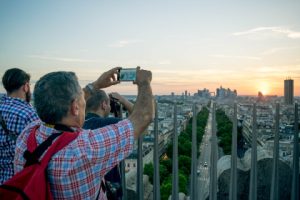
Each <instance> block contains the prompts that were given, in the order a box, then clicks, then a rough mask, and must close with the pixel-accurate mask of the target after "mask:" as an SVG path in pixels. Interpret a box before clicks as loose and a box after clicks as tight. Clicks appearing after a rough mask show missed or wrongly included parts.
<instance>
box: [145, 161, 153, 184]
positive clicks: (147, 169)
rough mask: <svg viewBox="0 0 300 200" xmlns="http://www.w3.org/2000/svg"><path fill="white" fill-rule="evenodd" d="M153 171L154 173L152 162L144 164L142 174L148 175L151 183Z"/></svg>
mask: <svg viewBox="0 0 300 200" xmlns="http://www.w3.org/2000/svg"><path fill="white" fill-rule="evenodd" d="M153 173H154V167H153V163H148V164H145V166H144V174H146V175H148V176H149V181H150V183H151V184H153Z"/></svg>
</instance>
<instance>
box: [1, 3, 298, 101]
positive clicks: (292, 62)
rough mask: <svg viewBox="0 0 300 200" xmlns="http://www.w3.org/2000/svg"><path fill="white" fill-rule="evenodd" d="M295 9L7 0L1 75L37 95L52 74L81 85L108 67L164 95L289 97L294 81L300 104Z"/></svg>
mask: <svg viewBox="0 0 300 200" xmlns="http://www.w3.org/2000/svg"><path fill="white" fill-rule="evenodd" d="M299 8H300V2H299V1H296V0H289V1H279V0H275V1H271V0H270V1H263V2H261V1H258V0H255V1H251V2H242V1H237V0H230V1H226V2H222V1H215V0H214V1H208V2H201V1H179V0H173V1H164V2H161V1H156V0H154V1H151V2H139V1H133V0H129V1H124V2H121V1H118V2H111V1H88V2H86V1H48V2H37V1H26V2H20V1H1V2H0V27H1V37H0V76H1V77H2V75H3V73H4V72H5V70H7V69H8V68H12V67H19V68H22V69H24V70H26V71H27V72H28V73H30V74H31V76H32V83H33V84H32V86H34V82H35V81H36V80H38V78H39V77H41V76H42V75H44V74H46V73H48V72H50V71H57V70H65V71H74V72H76V74H77V76H78V78H79V80H80V83H81V85H82V86H85V84H87V83H88V82H91V81H93V80H95V79H96V78H98V76H99V75H100V74H101V73H102V72H104V71H106V70H108V69H110V68H112V67H115V66H122V67H135V66H138V65H139V66H141V67H142V68H145V69H148V70H151V71H152V73H153V81H152V83H153V84H152V85H153V92H154V94H158V95H160V94H171V92H175V94H181V93H182V92H184V91H185V90H187V91H188V92H190V93H191V94H194V93H196V92H197V90H198V89H199V90H202V89H204V88H207V89H209V90H210V91H216V88H219V87H220V86H223V88H231V89H236V90H237V93H238V95H257V94H258V92H259V91H261V92H262V93H263V94H264V95H279V96H283V95H284V80H285V79H286V78H287V77H290V78H291V79H293V80H294V95H295V96H300V21H299V19H300V12H299ZM32 89H33V88H32ZM107 91H118V92H120V93H122V94H136V87H134V86H132V85H131V84H130V83H122V84H121V85H119V86H113V87H112V88H109V89H107ZM0 92H4V89H3V86H2V84H0Z"/></svg>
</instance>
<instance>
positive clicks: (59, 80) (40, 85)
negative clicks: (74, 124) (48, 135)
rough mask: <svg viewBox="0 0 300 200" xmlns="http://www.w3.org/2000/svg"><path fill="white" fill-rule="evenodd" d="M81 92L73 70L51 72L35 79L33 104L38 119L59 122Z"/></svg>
mask: <svg viewBox="0 0 300 200" xmlns="http://www.w3.org/2000/svg"><path fill="white" fill-rule="evenodd" d="M81 94H82V90H81V87H80V85H79V83H78V79H77V76H76V74H75V73H74V72H65V71H59V72H51V73H48V74H46V75H44V76H43V77H41V78H40V80H38V81H37V83H36V84H35V87H34V92H33V96H34V105H35V107H36V111H37V113H38V115H39V117H40V119H41V120H42V121H43V122H45V123H48V124H56V123H59V122H60V121H61V120H62V118H63V117H65V116H66V115H67V113H68V111H69V109H70V105H71V103H72V101H74V100H75V99H76V98H80V95H81Z"/></svg>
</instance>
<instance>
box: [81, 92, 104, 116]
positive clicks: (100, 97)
mask: <svg viewBox="0 0 300 200" xmlns="http://www.w3.org/2000/svg"><path fill="white" fill-rule="evenodd" d="M108 99H109V98H108V96H107V94H106V93H105V92H104V91H103V90H97V91H94V92H93V94H92V95H91V97H90V98H89V99H88V100H87V102H86V112H89V111H96V110H97V109H98V108H99V105H100V104H101V103H102V102H104V101H108Z"/></svg>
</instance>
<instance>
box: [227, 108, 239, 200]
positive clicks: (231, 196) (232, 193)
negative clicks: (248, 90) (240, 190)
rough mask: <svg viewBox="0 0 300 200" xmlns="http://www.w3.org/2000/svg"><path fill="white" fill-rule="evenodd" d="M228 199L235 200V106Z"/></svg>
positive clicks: (234, 110)
mask: <svg viewBox="0 0 300 200" xmlns="http://www.w3.org/2000/svg"><path fill="white" fill-rule="evenodd" d="M229 199H230V200H236V199H237V104H236V103H235V104H234V107H233V126H232V143H231V175H230V191H229Z"/></svg>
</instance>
